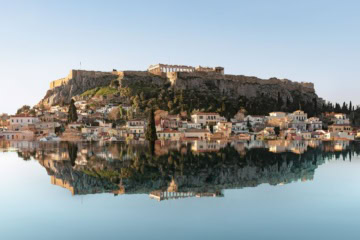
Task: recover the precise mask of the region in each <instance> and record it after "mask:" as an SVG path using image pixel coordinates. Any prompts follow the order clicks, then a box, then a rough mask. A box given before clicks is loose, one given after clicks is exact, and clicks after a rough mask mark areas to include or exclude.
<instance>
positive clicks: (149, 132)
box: [145, 109, 157, 142]
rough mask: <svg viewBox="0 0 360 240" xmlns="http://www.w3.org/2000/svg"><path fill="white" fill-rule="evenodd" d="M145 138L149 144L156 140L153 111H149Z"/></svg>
mask: <svg viewBox="0 0 360 240" xmlns="http://www.w3.org/2000/svg"><path fill="white" fill-rule="evenodd" d="M145 138H146V140H148V141H149V142H154V141H156V140H157V135H156V128H155V116H154V109H150V113H149V120H148V125H147V128H146V132H145Z"/></svg>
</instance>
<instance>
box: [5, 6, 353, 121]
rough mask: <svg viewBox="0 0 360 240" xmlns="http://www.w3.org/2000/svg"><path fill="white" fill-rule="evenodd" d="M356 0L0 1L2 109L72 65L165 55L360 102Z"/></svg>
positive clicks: (123, 66)
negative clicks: (290, 82)
mask: <svg viewBox="0 0 360 240" xmlns="http://www.w3.org/2000/svg"><path fill="white" fill-rule="evenodd" d="M359 12H360V1H350V0H343V1H332V0H326V1H325V0H317V1H313V0H302V1H288V0H273V1H268V0H248V1H245V0H243V1H241V0H234V1H231V0H223V1H213V0H207V1H202V0H198V1H194V0H193V1H187V0H182V1H169V0H164V1H161V0H159V1H157V0H153V1H140V0H132V1H110V0H101V1H100V0H99V1H91V0H87V1H82V0H77V1H70V0H62V1H53V0H46V1H40V0H39V1H36V0H33V1H17V0H12V1H9V0H0V90H1V92H0V102H1V104H0V113H2V112H7V113H10V114H13V113H14V112H16V109H18V108H19V107H21V106H22V105H24V104H27V105H31V106H32V105H34V104H36V103H38V102H39V100H40V99H41V98H42V97H43V96H44V95H45V94H46V91H47V90H48V88H49V83H50V81H52V80H55V79H58V78H62V77H65V76H66V75H67V74H68V73H69V71H70V69H79V68H80V62H81V68H82V69H87V70H99V71H111V70H112V69H117V70H146V69H147V67H148V66H149V65H151V64H156V63H168V64H184V65H193V66H197V65H202V66H223V67H225V73H226V74H241V75H249V76H257V77H260V78H264V79H267V78H270V77H277V78H287V79H290V80H293V81H298V82H313V83H314V84H315V88H316V91H317V94H318V95H319V96H320V97H322V98H324V99H326V100H329V101H332V102H341V103H342V102H344V101H346V102H349V101H350V100H351V101H352V102H353V104H360V95H359V94H358V91H359V90H358V87H357V86H359V85H358V84H359V83H358V82H359V76H360V67H359V62H360V61H359V56H360V44H359V43H360V31H359V29H360V14H359Z"/></svg>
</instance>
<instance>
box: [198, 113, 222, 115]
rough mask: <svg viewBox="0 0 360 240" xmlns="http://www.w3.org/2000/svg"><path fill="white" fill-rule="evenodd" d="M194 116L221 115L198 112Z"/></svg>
mask: <svg viewBox="0 0 360 240" xmlns="http://www.w3.org/2000/svg"><path fill="white" fill-rule="evenodd" d="M193 115H219V114H218V113H212V112H197V113H194V114H193Z"/></svg>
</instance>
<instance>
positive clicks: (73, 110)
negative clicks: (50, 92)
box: [68, 99, 78, 123]
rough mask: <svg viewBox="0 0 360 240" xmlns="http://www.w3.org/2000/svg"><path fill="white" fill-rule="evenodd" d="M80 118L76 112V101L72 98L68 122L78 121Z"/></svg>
mask: <svg viewBox="0 0 360 240" xmlns="http://www.w3.org/2000/svg"><path fill="white" fill-rule="evenodd" d="M77 120H78V115H77V112H76V107H75V101H74V99H71V102H70V106H69V111H68V123H72V122H76V121H77Z"/></svg>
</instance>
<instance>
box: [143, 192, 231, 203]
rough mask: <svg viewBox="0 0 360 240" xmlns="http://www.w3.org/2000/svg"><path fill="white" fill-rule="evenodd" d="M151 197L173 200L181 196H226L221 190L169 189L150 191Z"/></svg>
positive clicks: (159, 199)
mask: <svg viewBox="0 0 360 240" xmlns="http://www.w3.org/2000/svg"><path fill="white" fill-rule="evenodd" d="M149 196H150V198H152V199H156V200H158V201H162V200H171V199H179V198H190V197H199V198H201V197H222V196H224V195H223V193H222V192H221V191H216V192H204V193H202V192H200V193H197V192H169V191H160V190H159V191H153V192H151V193H150V195H149Z"/></svg>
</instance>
